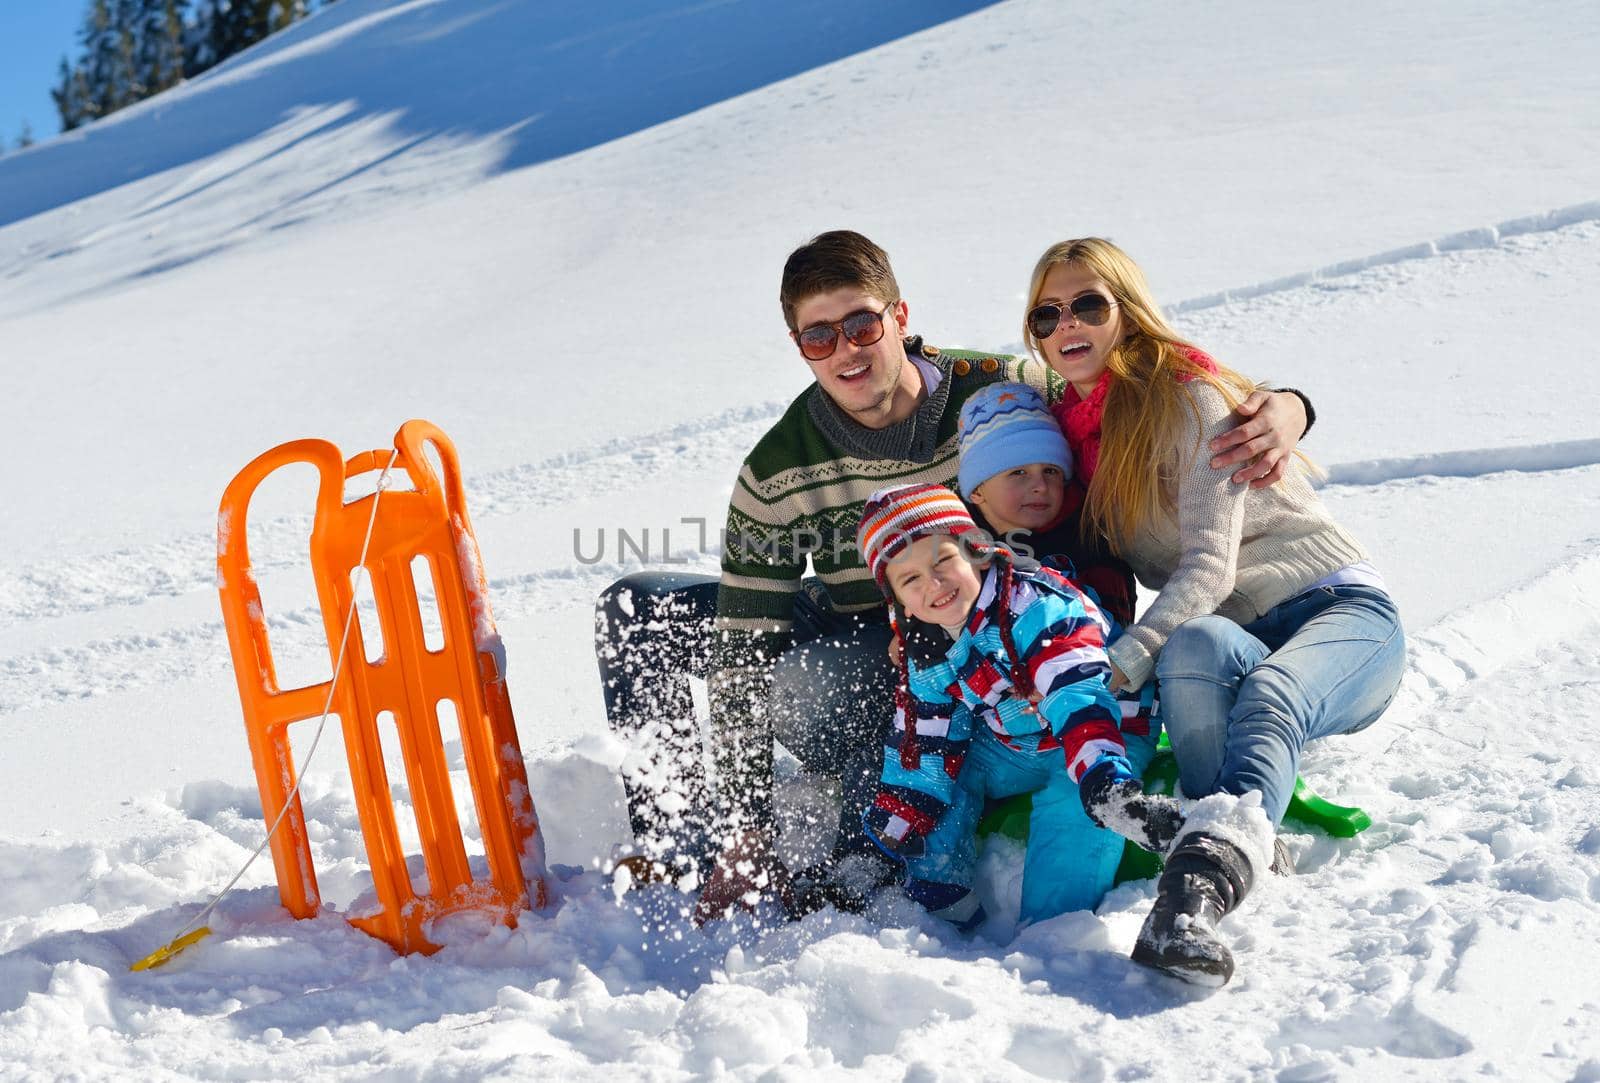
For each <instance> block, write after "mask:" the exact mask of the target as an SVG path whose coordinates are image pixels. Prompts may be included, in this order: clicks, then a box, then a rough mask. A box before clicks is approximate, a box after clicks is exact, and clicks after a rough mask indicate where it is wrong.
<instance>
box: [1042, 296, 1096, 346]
mask: <svg viewBox="0 0 1600 1083" xmlns="http://www.w3.org/2000/svg"><path fill="white" fill-rule="evenodd" d="M1114 303H1115V302H1113V301H1112V300H1111V298H1109V297H1102V296H1101V295H1100V294H1098V293H1086V294H1084V295H1082V296H1081V297H1074V298H1073V299H1072V300H1071V301H1068V302H1067V303H1066V304H1065V305H1061V304H1058V303H1057V302H1055V301H1048V302H1046V303H1045V304H1042V305H1038V306H1036V307H1035V308H1034V309H1033V311H1031V312H1029V313H1028V330H1029V331H1030V332H1031V333H1032V334H1033V337H1034V338H1037V339H1046V338H1049V337H1050V336H1051V335H1053V334H1055V333H1056V328H1057V327H1060V326H1061V321H1062V319H1064V318H1065V317H1066V315H1067V313H1068V312H1070V313H1072V318H1073V319H1075V320H1077V321H1078V322H1079V323H1085V324H1088V325H1089V326H1090V327H1099V326H1100V325H1101V324H1103V323H1105V322H1106V321H1107V320H1109V319H1110V318H1111V307H1112V305H1113V304H1114Z"/></svg>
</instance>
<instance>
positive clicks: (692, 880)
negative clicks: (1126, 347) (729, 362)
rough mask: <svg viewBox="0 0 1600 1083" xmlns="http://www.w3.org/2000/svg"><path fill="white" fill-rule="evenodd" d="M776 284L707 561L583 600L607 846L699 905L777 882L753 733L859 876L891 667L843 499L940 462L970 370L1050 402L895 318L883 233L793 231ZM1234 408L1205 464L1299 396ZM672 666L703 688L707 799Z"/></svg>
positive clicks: (776, 887)
mask: <svg viewBox="0 0 1600 1083" xmlns="http://www.w3.org/2000/svg"><path fill="white" fill-rule="evenodd" d="M779 302H780V304H781V305H782V308H783V315H784V320H785V322H786V323H787V324H788V327H789V337H790V338H791V339H792V340H794V342H795V344H796V346H797V347H798V348H799V350H800V353H801V356H802V357H803V358H804V359H805V362H806V364H807V365H808V366H809V367H810V369H811V372H812V375H813V376H814V377H815V382H814V383H813V384H812V385H811V386H810V387H808V388H807V389H806V390H805V391H804V392H803V393H802V394H801V395H800V397H799V398H797V399H796V400H795V401H794V403H793V404H792V405H791V406H790V407H789V409H788V410H787V411H785V413H784V415H783V417H782V418H780V419H779V420H778V422H777V423H776V424H775V425H773V427H772V428H771V430H769V431H768V432H767V434H766V435H765V436H763V437H762V438H761V440H760V441H759V442H758V443H757V444H756V446H755V448H754V449H753V450H752V451H751V452H750V455H749V456H748V457H747V458H746V459H745V461H744V464H743V466H742V467H741V468H740V470H739V477H738V480H737V481H736V482H735V484H734V490H733V497H732V500H731V501H730V504H729V508H728V520H727V530H726V532H725V535H724V551H723V558H722V576H721V579H720V581H719V580H715V579H712V578H711V577H709V576H700V575H690V574H684V573H668V572H640V573H636V574H634V575H630V576H627V577H625V578H624V579H622V580H620V581H618V582H617V583H615V584H613V585H612V586H611V587H609V588H607V590H606V591H605V593H604V594H602V595H601V598H600V603H599V606H598V612H597V653H598V656H599V662H600V673H601V683H602V686H603V688H604V690H605V696H606V712H607V717H608V718H609V720H610V723H611V725H612V727H613V728H614V729H615V730H616V731H617V732H619V733H620V734H623V735H626V736H630V737H633V738H634V739H635V740H641V739H642V740H643V742H644V744H645V745H646V746H647V747H646V751H647V753H648V755H649V762H648V763H647V764H645V765H643V766H642V767H640V768H639V769H638V770H635V771H633V772H631V774H630V775H629V777H626V778H625V779H624V785H625V788H626V789H627V792H628V803H629V815H630V819H631V820H632V824H633V829H634V835H635V838H636V839H637V840H638V842H639V845H640V849H641V853H640V855H639V856H638V857H636V858H634V859H631V860H630V861H628V862H627V867H628V868H629V871H630V872H631V873H632V874H633V876H634V877H635V878H636V879H638V878H646V879H660V878H668V877H670V878H672V879H675V880H676V881H677V883H678V884H679V885H680V886H681V887H683V888H684V889H686V890H688V889H692V888H693V887H695V886H699V885H700V884H701V882H702V877H703V876H704V875H705V874H707V873H709V877H710V878H709V881H708V882H705V883H704V890H703V891H702V892H701V897H700V906H699V908H698V910H697V913H696V916H697V917H698V918H699V919H700V920H704V919H706V918H709V917H714V916H719V915H720V914H722V913H723V912H725V910H726V909H727V908H728V907H729V906H732V905H735V904H738V903H747V902H748V901H749V900H750V899H751V898H753V897H754V896H753V895H752V892H755V893H763V892H774V891H775V892H777V893H779V894H782V895H787V894H788V892H787V890H786V889H787V887H788V879H789V878H788V873H787V871H786V870H785V869H784V868H783V866H782V865H781V863H780V862H778V860H777V859H776V856H775V854H774V852H773V840H774V836H775V833H776V832H775V827H774V818H773V811H772V755H773V739H774V737H776V738H777V739H778V740H779V741H782V742H783V745H784V747H785V748H787V749H788V750H789V751H790V752H792V753H794V754H795V756H796V757H798V758H799V760H800V761H801V762H802V763H803V764H804V765H805V766H806V768H807V769H808V770H810V771H813V772H817V773H821V774H826V775H832V776H835V777H837V778H839V779H840V781H841V783H842V786H843V792H844V809H843V812H842V815H841V819H840V832H839V839H838V841H837V842H836V843H835V845H834V848H833V853H832V855H831V857H830V860H829V862H828V863H827V866H828V868H829V869H831V870H835V871H836V872H839V873H840V874H841V875H843V872H842V871H843V870H848V869H849V868H850V866H851V865H852V864H853V865H855V866H856V870H855V871H856V872H857V873H858V874H859V873H862V872H865V874H866V877H867V880H868V882H869V883H870V881H871V879H872V878H873V876H874V864H875V855H874V854H873V851H872V850H871V846H870V843H869V842H868V841H867V840H866V838H865V835H864V834H863V832H862V830H861V812H862V809H863V808H865V807H866V805H867V804H868V803H869V802H870V801H871V799H872V797H873V794H874V793H875V790H876V784H877V767H878V764H879V762H880V760H881V758H882V754H883V736H884V732H885V729H886V727H887V726H888V723H889V720H890V718H891V716H892V715H893V711H894V704H893V696H894V668H893V666H892V664H891V663H890V661H889V654H888V646H889V643H890V640H891V638H892V631H891V629H890V628H889V625H888V620H887V614H886V611H885V608H884V606H883V598H882V596H881V595H880V594H879V592H878V590H877V587H876V585H875V583H874V582H873V578H872V575H871V573H870V572H869V571H868V569H867V568H866V566H865V564H864V563H863V562H862V560H861V557H860V554H859V553H858V552H857V551H856V549H855V531H856V524H857V522H858V520H859V518H860V515H861V510H862V507H863V505H864V504H865V502H866V500H867V498H868V497H869V496H871V494H872V493H873V492H874V491H875V490H877V489H880V488H883V487H885V486H891V485H905V484H911V483H916V482H928V483H933V484H939V485H953V484H954V483H955V479H956V471H957V465H958V463H957V442H956V421H957V417H958V415H959V413H960V410H961V404H962V403H963V402H964V401H965V400H966V398H967V396H969V395H971V394H972V393H973V392H974V391H976V390H977V389H978V388H980V387H982V386H984V385H985V384H988V383H992V382H995V381H999V380H1013V381H1015V380H1021V381H1024V382H1026V383H1029V384H1032V385H1033V386H1034V387H1036V388H1038V389H1040V390H1041V391H1043V392H1044V393H1045V394H1046V395H1047V397H1048V398H1049V399H1050V401H1052V402H1053V401H1056V400H1057V399H1059V398H1060V396H1061V393H1062V387H1063V384H1062V381H1061V379H1060V378H1059V377H1058V376H1056V375H1055V374H1054V373H1053V372H1051V371H1050V370H1049V368H1048V367H1047V366H1045V365H1044V364H1043V363H1042V362H1039V361H1035V360H1031V359H1016V358H1010V357H1006V356H1003V355H998V354H983V353H972V352H965V351H954V350H942V351H941V350H939V349H937V348H935V347H933V346H930V345H927V344H926V343H924V342H923V341H922V339H921V337H920V336H916V335H911V334H909V332H908V326H909V313H910V310H909V307H908V306H907V304H906V302H905V300H904V298H903V297H902V296H901V294H900V287H899V285H898V283H897V282H896V281H895V277H894V272H893V270H892V269H891V268H890V266H889V259H888V255H887V254H886V253H885V252H884V251H883V249H881V248H879V247H878V246H877V245H875V244H873V243H872V242H871V241H870V240H868V239H867V238H865V237H863V236H861V235H860V234H859V233H853V232H851V231H848V230H836V231H833V232H829V233H824V234H821V235H820V236H818V237H815V238H813V239H812V240H810V241H808V242H807V243H806V244H804V245H802V246H801V247H800V248H798V249H796V250H795V251H794V252H793V253H792V254H791V255H790V256H789V260H788V262H787V263H786V264H785V266H784V270H783V280H782V284H781V287H780V291H779ZM1239 412H1240V413H1241V414H1242V415H1245V418H1246V420H1245V421H1244V422H1243V423H1242V424H1241V425H1240V426H1239V427H1238V428H1236V429H1234V430H1233V431H1232V432H1230V433H1228V434H1226V435H1224V436H1223V437H1220V438H1219V439H1218V440H1217V441H1216V442H1215V443H1214V445H1213V449H1212V450H1213V451H1214V452H1216V453H1218V454H1217V458H1216V459H1215V460H1214V461H1213V465H1215V466H1219V467H1221V466H1226V465H1229V464H1234V463H1243V464H1244V465H1243V466H1242V467H1241V468H1240V469H1239V470H1238V471H1237V472H1236V473H1235V475H1234V479H1235V480H1236V481H1241V482H1242V481H1249V482H1250V483H1251V484H1252V485H1254V486H1257V487H1259V486H1261V485H1267V484H1271V483H1272V482H1274V481H1276V480H1277V478H1278V477H1279V476H1281V474H1282V470H1283V464H1284V462H1285V460H1286V458H1287V456H1288V455H1289V453H1290V452H1292V451H1293V449H1294V445H1295V444H1296V443H1297V442H1298V440H1299V438H1300V436H1301V435H1303V434H1304V430H1305V429H1306V428H1307V422H1308V415H1307V411H1306V408H1305V404H1304V403H1303V401H1302V399H1301V397H1300V396H1299V395H1298V394H1296V393H1292V392H1280V393H1263V392H1258V393H1257V394H1255V395H1252V396H1251V397H1250V399H1249V400H1247V402H1246V403H1245V404H1244V405H1243V406H1242V407H1241V408H1240V411H1239ZM808 560H809V561H810V563H811V565H812V568H813V570H814V572H815V575H816V578H814V579H806V578H804V575H805V571H806V565H807V561H808ZM690 676H700V677H705V678H706V679H707V680H708V683H709V688H710V701H711V725H710V735H709V736H710V738H711V741H710V743H711V749H712V754H713V759H714V761H715V765H716V773H717V786H716V790H715V795H714V800H713V793H712V791H711V789H710V788H709V787H708V786H707V783H706V778H705V770H704V766H703V763H702V748H703V745H704V742H703V740H702V736H701V734H700V733H699V731H698V730H697V728H696V726H695V722H694V708H693V703H692V700H691V698H690V694H689V686H688V678H689V677H690ZM858 855H859V856H858ZM868 855H873V856H871V857H869V856H868ZM864 862H865V863H867V864H866V866H865V868H862V865H863V863H864ZM845 878H846V879H848V876H846V877H845ZM830 897H832V898H834V899H835V900H836V901H837V899H838V895H837V894H833V895H831V896H830Z"/></svg>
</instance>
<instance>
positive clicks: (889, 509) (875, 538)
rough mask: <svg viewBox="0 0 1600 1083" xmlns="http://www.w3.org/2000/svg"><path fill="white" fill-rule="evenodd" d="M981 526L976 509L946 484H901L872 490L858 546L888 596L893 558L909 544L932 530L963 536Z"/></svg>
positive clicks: (862, 515) (863, 516)
mask: <svg viewBox="0 0 1600 1083" xmlns="http://www.w3.org/2000/svg"><path fill="white" fill-rule="evenodd" d="M977 529H978V524H977V523H975V522H973V521H972V513H971V512H969V511H967V506H966V505H965V504H963V503H962V502H961V498H960V497H959V496H957V495H956V494H955V493H953V492H951V491H950V490H949V489H946V488H945V487H944V486H943V485H926V484H923V485H901V486H899V487H898V488H894V489H879V490H878V491H877V492H875V493H873V494H872V498H871V499H870V500H868V501H867V506H866V508H865V509H864V510H863V511H862V512H861V526H860V528H859V529H858V530H857V531H856V546H857V547H858V548H859V549H860V551H861V559H862V560H864V561H866V564H867V567H868V568H870V569H872V578H874V579H876V580H877V581H878V589H879V590H881V591H883V594H884V597H886V598H892V597H893V596H894V594H893V592H892V591H891V590H890V589H889V578H888V577H889V562H890V561H891V560H893V559H894V558H895V557H896V556H898V555H899V554H900V553H902V552H904V551H905V549H906V547H907V546H909V545H910V544H911V543H912V542H914V541H916V540H917V539H918V538H925V537H927V536H928V535H930V534H949V535H950V536H951V537H959V536H960V535H962V534H965V533H967V532H968V531H976V530H977Z"/></svg>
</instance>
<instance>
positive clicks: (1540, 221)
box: [1169, 200, 1600, 315]
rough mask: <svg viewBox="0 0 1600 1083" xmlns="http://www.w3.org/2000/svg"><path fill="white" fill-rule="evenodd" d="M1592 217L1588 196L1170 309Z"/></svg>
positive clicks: (1282, 288)
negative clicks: (1572, 201)
mask: <svg viewBox="0 0 1600 1083" xmlns="http://www.w3.org/2000/svg"><path fill="white" fill-rule="evenodd" d="M1594 221H1600V200H1590V201H1588V202H1587V203H1575V204H1572V205H1571V206H1567V207H1558V208H1556V209H1555V210H1552V211H1545V212H1544V213H1543V214H1530V215H1524V216H1523V217H1521V218H1512V219H1509V220H1507V221H1504V222H1501V223H1500V224H1499V225H1494V226H1479V227H1477V228H1476V229H1466V230H1459V231H1457V232H1455V233H1448V234H1446V235H1445V236H1443V237H1439V238H1436V239H1434V240H1431V241H1422V242H1419V243H1417V244H1410V245H1405V246H1404V247H1401V248H1391V249H1389V250H1388V251H1385V252H1379V253H1377V254H1376V255H1371V256H1363V257H1360V258H1357V259H1350V260H1344V261H1342V262H1340V263H1332V264H1329V265H1328V266H1326V267H1317V268H1314V269H1313V270H1309V271H1301V272H1299V273H1298V274H1292V275H1283V276H1281V277H1278V278H1274V279H1270V280H1268V281H1266V282H1258V283H1256V284H1255V285H1252V286H1239V287H1235V288H1234V289H1228V290H1220V291H1218V292H1216V293H1208V294H1206V295H1205V296H1203V297H1192V298H1190V299H1189V300H1187V301H1180V302H1178V303H1177V304H1176V305H1173V306H1172V308H1171V309H1170V310H1169V311H1170V312H1171V313H1172V314H1173V315H1182V314H1183V313H1186V312H1194V311H1198V310H1200V309H1206V308H1216V307H1217V306H1219V305H1226V304H1232V303H1234V302H1237V301H1247V300H1250V299H1252V298H1256V297H1262V296H1265V295H1266V294H1269V293H1284V292H1287V291H1289V290H1297V289H1302V288H1304V287H1306V286H1315V285H1317V284H1318V283H1321V282H1326V281H1328V280H1329V279H1334V278H1346V277H1349V276H1351V275H1358V274H1360V273H1361V272H1363V271H1367V270H1371V269H1372V268H1374V267H1387V266H1391V265H1393V264H1396V263H1409V262H1411V261H1412V260H1418V259H1433V258H1436V257H1438V256H1446V255H1449V254H1450V253H1452V252H1467V251H1471V250H1472V249H1475V248H1493V247H1494V246H1495V245H1497V244H1499V243H1500V242H1501V241H1504V240H1508V239H1510V238H1512V237H1522V236H1526V235H1527V234H1530V233H1548V232H1551V231H1553V230H1558V229H1564V228H1566V227H1567V226H1574V225H1578V224H1580V223H1583V222H1594Z"/></svg>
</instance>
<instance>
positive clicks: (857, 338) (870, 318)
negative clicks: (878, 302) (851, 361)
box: [839, 312, 883, 346]
mask: <svg viewBox="0 0 1600 1083" xmlns="http://www.w3.org/2000/svg"><path fill="white" fill-rule="evenodd" d="M839 326H840V327H842V328H843V329H844V337H845V338H847V339H849V340H850V342H851V344H852V345H855V346H871V345H872V344H873V343H874V342H877V341H878V340H879V339H880V338H882V337H883V317H882V316H880V315H878V314H877V313H876V312H852V313H850V315H848V316H846V317H845V318H844V319H843V320H842V321H841V322H840V324H839Z"/></svg>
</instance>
